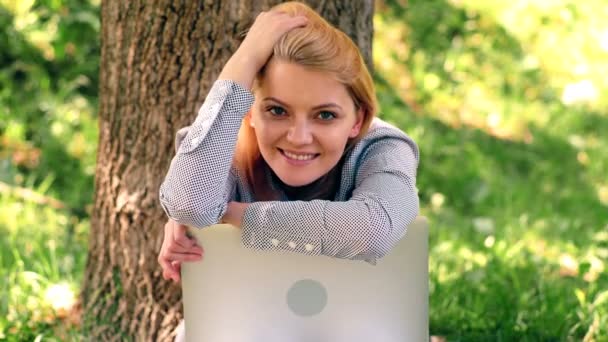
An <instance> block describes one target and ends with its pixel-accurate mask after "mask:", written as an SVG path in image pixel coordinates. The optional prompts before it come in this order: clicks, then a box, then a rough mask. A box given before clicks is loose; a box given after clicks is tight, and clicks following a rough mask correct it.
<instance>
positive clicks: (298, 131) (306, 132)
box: [287, 120, 313, 146]
mask: <svg viewBox="0 0 608 342" xmlns="http://www.w3.org/2000/svg"><path fill="white" fill-rule="evenodd" d="M287 141H289V142H290V143H292V144H293V145H296V146H297V145H307V144H311V143H312V141H313V138H312V131H311V127H310V126H309V124H308V123H307V122H306V121H304V120H294V121H293V122H292V123H291V126H290V127H289V130H288V131H287Z"/></svg>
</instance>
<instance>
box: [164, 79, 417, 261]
mask: <svg viewBox="0 0 608 342" xmlns="http://www.w3.org/2000/svg"><path fill="white" fill-rule="evenodd" d="M253 101H254V97H253V94H252V93H251V92H250V91H249V90H247V89H245V88H243V87H242V86H240V85H239V84H238V83H235V82H233V81H230V80H218V81H216V82H215V83H214V85H213V87H212V88H211V90H210V92H209V94H208V96H207V98H206V100H205V102H204V103H203V105H202V106H201V108H200V110H199V113H198V115H197V117H196V120H195V121H194V122H193V123H192V124H191V125H190V126H187V127H184V128H182V129H180V130H179V131H178V132H177V135H176V139H175V149H176V155H175V156H174V158H173V159H172V161H171V165H170V167H169V171H168V172H167V175H166V177H165V179H164V181H163V183H162V184H161V187H160V203H161V205H162V207H163V209H164V210H165V212H166V214H167V216H169V217H170V218H171V219H173V220H175V221H177V222H179V223H182V224H185V225H189V226H192V227H199V228H202V227H205V226H209V225H213V224H216V223H218V222H220V219H221V218H222V216H223V215H224V213H225V212H226V209H227V204H228V202H230V201H239V202H247V203H251V204H250V205H249V206H248V208H247V209H246V211H245V216H244V219H243V223H242V230H243V234H242V241H243V244H244V245H245V246H246V247H250V248H256V249H262V250H273V249H274V250H276V249H280V250H289V251H293V252H298V253H305V254H310V255H326V256H329V257H335V258H345V259H352V260H365V261H367V262H369V263H371V264H375V263H376V260H377V259H378V258H381V257H383V256H384V255H386V254H387V253H388V252H389V251H390V250H391V248H392V247H393V246H394V245H395V244H396V243H397V242H398V241H399V240H400V239H401V238H403V237H404V236H405V233H406V230H407V226H408V225H409V224H410V223H411V222H412V221H413V220H414V219H415V218H416V216H417V215H418V210H419V203H418V194H417V189H416V185H415V183H416V170H417V167H418V161H419V154H418V147H417V146H416V144H415V143H414V141H413V140H412V139H411V138H410V137H408V136H407V135H406V134H405V133H403V132H402V131H400V130H399V129H397V128H396V127H394V126H392V125H390V124H388V123H386V122H383V121H381V120H380V119H375V120H374V121H373V123H372V125H371V127H370V129H369V131H368V132H367V134H366V135H365V137H363V139H361V140H360V141H359V142H358V143H357V144H356V145H355V146H354V148H352V149H351V150H350V151H349V152H348V154H347V155H346V156H345V158H344V165H343V167H342V171H341V175H340V182H339V186H338V191H337V193H336V195H335V198H334V199H333V200H331V201H329V200H311V201H289V200H287V198H286V197H284V198H282V199H281V200H278V201H266V202H258V201H256V200H255V197H254V194H252V192H251V190H250V188H249V186H248V184H247V181H246V178H245V177H244V176H241V175H239V172H238V171H237V170H236V169H235V168H234V167H233V165H232V160H233V156H234V149H235V146H236V140H237V134H238V131H239V128H240V126H241V121H242V119H243V117H244V116H245V114H246V113H247V112H248V111H249V110H250V108H251V106H252V104H253ZM267 179H268V180H269V181H271V182H272V178H271V177H268V178H267ZM269 186H270V185H269Z"/></svg>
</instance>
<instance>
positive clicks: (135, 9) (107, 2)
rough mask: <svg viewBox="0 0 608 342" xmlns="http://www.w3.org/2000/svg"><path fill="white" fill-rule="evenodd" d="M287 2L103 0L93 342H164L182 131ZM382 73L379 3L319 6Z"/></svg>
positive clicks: (84, 298) (92, 251)
mask: <svg viewBox="0 0 608 342" xmlns="http://www.w3.org/2000/svg"><path fill="white" fill-rule="evenodd" d="M278 2H281V1H279V0H230V1H228V0H226V1H212V0H199V1H194V0H189V1H188V0H182V1H175V0H130V1H116V0H103V1H102V4H101V23H102V24H101V27H102V29H101V42H102V44H101V46H102V48H101V66H100V101H99V103H100V106H99V129H100V138H99V148H98V156H97V169H96V176H95V204H94V205H95V209H94V211H93V214H92V218H91V232H90V239H89V254H88V261H87V266H86V271H85V277H84V280H83V287H82V293H81V302H82V307H83V333H84V334H85V336H87V339H88V340H89V339H90V340H95V341H97V340H125V339H126V340H138V341H140V340H141V341H159V340H160V341H164V340H170V339H171V338H172V337H173V329H174V327H175V325H176V324H177V323H178V321H179V320H180V319H181V318H182V313H181V312H182V307H181V301H180V300H181V291H180V287H179V286H178V285H174V284H172V283H170V282H168V281H165V280H163V279H162V275H161V269H160V266H159V265H158V263H157V261H156V259H157V254H158V251H159V250H160V245H161V242H162V233H163V226H164V224H165V222H166V217H165V215H164V213H163V211H162V209H161V208H160V205H159V202H158V188H159V186H160V183H161V181H162V179H163V177H164V175H165V174H166V171H167V169H168V166H169V163H170V160H171V158H172V156H173V154H174V150H173V139H174V134H175V132H176V131H177V129H178V128H180V127H183V126H185V125H187V124H189V123H190V122H191V121H192V120H193V119H194V117H195V115H196V113H197V109H198V107H199V106H200V105H201V104H202V102H203V101H204V99H205V96H206V94H207V91H208V90H209V88H210V86H211V85H212V83H213V81H214V80H215V79H216V77H217V76H218V74H219V72H220V71H221V69H222V67H223V65H224V63H225V62H226V61H227V60H228V58H229V57H230V55H231V54H232V53H233V52H234V51H235V50H236V48H237V47H238V44H239V41H240V38H239V35H240V34H241V33H243V32H244V31H245V30H246V29H247V28H248V26H249V25H250V24H251V23H252V22H253V20H254V19H255V13H257V12H259V11H261V10H263V9H266V8H268V7H269V6H271V5H274V4H276V3H278ZM307 3H309V4H310V5H311V6H312V7H313V8H316V9H317V10H318V11H319V12H320V13H321V14H322V15H323V16H324V17H325V18H327V19H328V20H329V21H330V22H332V23H334V24H335V25H337V26H338V27H340V28H341V29H342V30H343V31H345V32H346V33H347V34H349V35H350V36H351V37H352V38H353V40H354V41H355V42H356V43H357V44H358V45H359V47H360V48H361V50H362V52H363V54H364V56H365V58H366V61H367V62H368V64H369V65H370V66H371V41H372V15H373V0H364V1H350V0H310V1H307Z"/></svg>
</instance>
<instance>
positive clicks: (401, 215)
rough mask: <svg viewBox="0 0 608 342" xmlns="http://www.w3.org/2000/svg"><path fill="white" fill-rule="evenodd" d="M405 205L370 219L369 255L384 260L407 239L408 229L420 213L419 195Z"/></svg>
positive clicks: (408, 200)
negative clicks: (403, 239)
mask: <svg viewBox="0 0 608 342" xmlns="http://www.w3.org/2000/svg"><path fill="white" fill-rule="evenodd" d="M404 203H405V205H404V206H402V207H400V208H398V209H397V208H393V209H392V210H391V209H389V210H386V209H385V210H382V211H380V212H382V213H383V214H382V215H372V216H371V217H370V225H369V227H370V229H371V231H370V232H369V233H368V236H369V239H368V242H367V246H368V255H370V256H372V257H374V258H376V259H381V258H384V257H385V256H386V255H388V254H389V253H390V252H391V251H392V249H393V248H394V247H395V246H396V245H397V243H398V242H399V241H400V240H401V239H402V238H405V234H406V232H407V227H408V226H409V225H410V224H411V223H412V222H413V221H414V220H415V219H416V217H417V216H418V213H419V209H420V207H419V200H418V195H417V194H415V193H412V194H411V197H410V198H408V199H407V201H405V202H404ZM376 212H378V211H376Z"/></svg>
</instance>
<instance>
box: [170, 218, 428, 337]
mask: <svg viewBox="0 0 608 342" xmlns="http://www.w3.org/2000/svg"><path fill="white" fill-rule="evenodd" d="M190 233H191V234H192V235H193V236H194V237H195V238H196V239H197V240H198V242H199V243H200V244H201V245H202V246H203V248H204V250H205V254H204V257H203V260H202V261H200V262H189V263H184V264H183V265H182V291H183V303H184V315H185V327H186V340H187V341H203V342H216V341H220V342H221V341H230V342H258V341H260V342H287V341H294V342H311V341H315V342H316V341H331V342H357V341H362V342H363V341H365V342H369V341H374V342H405V341H415V342H419V341H428V225H427V221H426V219H425V218H423V217H419V218H417V219H416V220H415V221H414V222H413V223H412V224H411V225H410V226H409V227H408V231H407V234H406V235H405V237H404V238H403V239H401V241H400V242H399V243H398V245H397V246H396V247H395V248H393V250H392V251H391V252H390V253H389V254H388V255H386V256H385V257H384V258H382V259H379V260H378V262H377V265H370V264H368V263H366V262H364V261H352V260H345V259H337V258H330V257H327V256H310V255H304V254H300V253H295V252H289V251H263V250H256V249H251V248H246V247H244V246H243V244H242V242H241V230H240V229H238V228H235V227H233V226H230V225H214V226H210V227H206V228H203V229H190Z"/></svg>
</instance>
